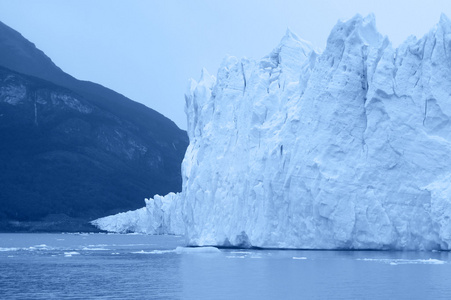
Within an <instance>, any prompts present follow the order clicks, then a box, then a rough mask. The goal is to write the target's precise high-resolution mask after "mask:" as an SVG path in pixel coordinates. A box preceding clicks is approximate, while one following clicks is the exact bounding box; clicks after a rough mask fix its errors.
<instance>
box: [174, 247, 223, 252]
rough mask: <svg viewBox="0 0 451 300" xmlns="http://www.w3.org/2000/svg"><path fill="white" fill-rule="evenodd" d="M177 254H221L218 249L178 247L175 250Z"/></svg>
mask: <svg viewBox="0 0 451 300" xmlns="http://www.w3.org/2000/svg"><path fill="white" fill-rule="evenodd" d="M175 253H177V254H185V253H188V254H197V253H221V250H219V249H218V248H216V247H177V248H176V249H175Z"/></svg>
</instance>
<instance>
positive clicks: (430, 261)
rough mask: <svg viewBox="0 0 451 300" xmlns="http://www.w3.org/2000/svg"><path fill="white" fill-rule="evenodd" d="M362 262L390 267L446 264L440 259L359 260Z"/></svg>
mask: <svg viewBox="0 0 451 300" xmlns="http://www.w3.org/2000/svg"><path fill="white" fill-rule="evenodd" d="M357 260H362V261H372V262H380V263H385V264H390V265H408V264H414V265H417V264H427V265H443V264H445V263H446V262H445V261H443V260H439V259H434V258H429V259H386V258H363V259H357Z"/></svg>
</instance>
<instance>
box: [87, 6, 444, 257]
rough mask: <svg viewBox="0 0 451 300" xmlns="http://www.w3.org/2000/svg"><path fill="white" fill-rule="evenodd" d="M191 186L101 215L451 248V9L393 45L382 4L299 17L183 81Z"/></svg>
mask: <svg viewBox="0 0 451 300" xmlns="http://www.w3.org/2000/svg"><path fill="white" fill-rule="evenodd" d="M185 99H186V107H185V111H186V114H187V119H188V135H189V139H190V145H189V147H188V149H187V151H186V154H185V158H184V160H183V163H182V177H183V189H182V192H181V193H178V194H173V193H171V194H169V195H167V196H164V197H162V196H158V195H157V196H155V197H154V199H146V207H144V208H142V209H140V210H137V211H131V212H126V213H122V214H118V215H114V216H109V217H105V218H102V219H98V220H95V221H93V223H94V224H95V225H96V226H98V227H99V228H101V229H104V230H108V231H115V232H126V231H136V232H143V233H148V234H183V235H184V236H185V237H186V240H187V244H188V245H192V246H207V245H208V246H223V247H262V248H296V249H398V250H433V249H436V250H450V249H451V21H450V20H449V19H448V18H447V17H446V16H445V15H442V16H441V17H440V21H439V22H438V24H437V25H435V26H434V27H433V28H432V29H431V30H430V32H429V33H427V34H426V35H425V36H424V37H422V38H421V39H417V38H416V37H414V36H411V37H409V38H408V39H407V40H406V41H405V42H404V43H402V44H401V45H400V46H399V47H397V48H394V47H393V46H392V44H391V43H390V41H389V40H388V38H387V37H384V36H382V35H381V34H380V33H379V32H378V31H377V29H376V26H375V18H374V16H373V15H369V16H367V17H362V16H360V15H357V16H355V17H354V18H352V19H350V20H347V21H339V22H338V23H337V24H336V25H335V27H334V28H333V29H332V32H331V34H330V36H329V38H328V40H327V45H326V48H325V49H324V51H322V52H320V51H318V50H315V49H314V48H313V46H312V45H311V44H309V43H308V42H306V41H303V40H302V39H300V38H298V37H297V36H296V35H295V34H294V33H292V32H290V31H289V30H288V31H287V33H286V35H285V36H284V37H283V39H282V40H281V42H280V44H279V45H278V46H277V47H276V48H275V49H274V50H273V51H272V52H271V53H270V54H269V55H268V56H266V57H264V58H262V59H261V60H260V61H256V60H251V59H247V58H242V59H237V58H235V57H227V58H225V59H224V61H223V63H222V65H221V66H220V68H219V70H218V73H217V78H215V77H214V76H211V75H209V74H208V72H207V71H206V70H203V71H202V75H201V78H200V80H199V81H198V82H196V81H194V80H192V81H191V82H190V84H189V88H188V91H187V93H186V95H185Z"/></svg>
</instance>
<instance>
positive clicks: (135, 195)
mask: <svg viewBox="0 0 451 300" xmlns="http://www.w3.org/2000/svg"><path fill="white" fill-rule="evenodd" d="M0 137H1V140H2V143H1V144H0V230H2V231H10V230H31V231H33V230H56V231H74V230H75V231H80V230H92V229H93V228H94V227H91V225H89V223H88V221H89V220H92V219H93V218H98V217H101V216H105V215H108V214H112V213H116V212H119V211H123V210H128V209H135V208H138V207H140V206H141V205H142V204H141V203H142V201H143V199H144V198H145V197H149V196H152V195H154V194H166V193H169V192H177V191H180V190H181V183H182V180H181V175H180V163H181V161H182V159H183V155H184V153H185V150H186V147H187V145H188V138H187V135H186V132H184V131H183V130H180V129H179V128H178V127H177V126H176V125H175V124H174V123H173V122H172V121H171V120H169V119H167V118H166V117H164V116H163V115H161V114H159V113H158V112H156V111H154V110H152V109H150V108H148V107H146V106H144V105H142V104H139V103H136V102H134V101H132V100H130V99H128V98H126V97H124V96H122V95H120V94H118V93H116V92H114V91H112V90H110V89H107V88H105V87H103V86H101V85H98V84H95V83H92V82H88V81H80V80H77V79H75V78H73V77H72V76H70V75H68V74H66V73H64V72H63V71H62V70H61V69H60V68H58V67H57V66H56V65H55V64H54V63H53V62H52V61H51V60H50V58H48V57H47V56H46V55H45V54H44V53H43V52H42V51H40V50H39V49H37V48H36V47H35V46H34V45H33V44H32V43H31V42H29V41H28V40H26V39H25V38H24V37H22V36H21V35H20V34H19V33H18V32H16V31H14V30H13V29H11V28H9V27H8V26H6V25H4V24H3V23H0Z"/></svg>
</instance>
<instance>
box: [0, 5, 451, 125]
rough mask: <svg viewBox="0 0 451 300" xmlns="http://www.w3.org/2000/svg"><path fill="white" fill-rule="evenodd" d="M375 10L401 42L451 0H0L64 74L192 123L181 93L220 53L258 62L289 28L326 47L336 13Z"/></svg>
mask: <svg viewBox="0 0 451 300" xmlns="http://www.w3.org/2000/svg"><path fill="white" fill-rule="evenodd" d="M371 12H373V13H374V14H375V15H376V24H377V27H378V29H379V31H380V32H381V33H382V34H383V35H388V36H389V38H390V40H391V41H392V42H393V44H394V45H395V46H396V45H398V44H400V43H401V42H402V41H403V40H405V39H406V38H407V36H409V35H411V34H414V35H417V36H418V37H421V36H422V35H423V34H425V33H427V32H428V31H429V29H431V28H432V27H433V26H434V25H435V24H436V23H437V22H438V21H439V18H440V13H441V12H444V13H445V14H447V15H448V16H449V17H451V1H449V0H443V1H442V0H436V1H395V0H390V1H388V0H379V1H361V0H342V1H326V0H314V1H313V0H312V1H294V0H291V1H289V0H286V1H283V0H278V1H276V0H268V1H257V0H251V1H246V0H227V1H207V0H195V1H188V0H185V1H183V0H180V1H174V0H164V1H163V0H161V1H150V0H121V1H119V0H64V1H61V0H33V1H31V0H0V21H2V22H4V23H5V24H7V25H9V26H11V27H12V28H14V29H16V30H17V31H19V32H20V33H22V35H24V36H25V37H26V38H27V39H29V40H30V41H32V42H34V43H35V44H36V45H37V47H38V48H40V49H41V50H43V51H44V52H45V53H46V54H47V55H48V56H50V57H51V58H52V60H53V61H54V62H55V63H56V64H57V65H58V66H60V67H61V68H62V69H63V70H64V71H66V72H67V73H69V74H71V75H73V76H75V77H77V78H79V79H83V80H90V81H94V82H97V83H100V84H102V85H104V86H107V87H109V88H111V89H113V90H115V91H117V92H119V93H122V94H124V95H125V96H127V97H129V98H131V99H133V100H135V101H138V102H141V103H144V104H145V105H147V106H149V107H151V108H153V109H155V110H157V111H159V112H161V113H162V114H164V115H165V116H167V117H169V118H170V119H172V120H173V121H175V122H176V123H177V125H179V127H181V128H183V129H186V117H185V114H184V112H183V109H184V101H185V100H184V92H185V88H186V85H187V82H188V79H189V78H194V79H198V77H199V75H200V70H201V69H202V67H206V68H207V70H209V72H210V73H212V74H216V71H217V68H218V67H219V64H220V63H221V61H222V59H223V57H224V56H225V55H227V54H229V55H234V56H237V57H243V56H246V57H249V58H255V59H258V58H261V57H262V56H264V55H266V54H267V53H269V52H270V51H271V50H272V49H273V48H274V47H275V46H277V44H278V43H279V41H280V39H281V38H282V36H283V35H284V33H285V31H286V28H287V27H289V28H290V29H291V30H292V31H294V32H295V33H296V34H297V35H299V36H300V37H301V38H303V39H305V40H308V41H310V42H312V44H313V45H314V46H316V47H319V48H324V46H325V43H326V40H327V37H328V35H329V32H330V30H331V29H332V27H333V26H334V25H335V24H336V22H337V20H338V19H347V18H350V17H352V16H354V15H355V14H356V13H360V14H362V15H367V14H368V13H371Z"/></svg>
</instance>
